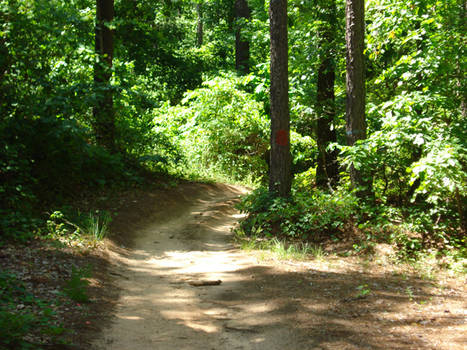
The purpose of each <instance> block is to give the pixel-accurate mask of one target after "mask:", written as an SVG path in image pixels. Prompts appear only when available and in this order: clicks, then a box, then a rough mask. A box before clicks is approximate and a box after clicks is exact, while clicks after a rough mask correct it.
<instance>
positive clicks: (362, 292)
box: [355, 284, 371, 298]
mask: <svg viewBox="0 0 467 350" xmlns="http://www.w3.org/2000/svg"><path fill="white" fill-rule="evenodd" d="M357 290H358V292H357V295H356V296H355V297H356V298H364V297H366V296H367V295H369V294H370V293H371V289H370V287H368V284H362V285H360V286H358V287H357Z"/></svg>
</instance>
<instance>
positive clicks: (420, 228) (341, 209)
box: [235, 187, 467, 275]
mask: <svg viewBox="0 0 467 350" xmlns="http://www.w3.org/2000/svg"><path fill="white" fill-rule="evenodd" d="M237 208H238V209H239V210H240V211H241V212H243V213H246V214H247V215H246V217H245V218H244V219H243V220H241V222H240V224H239V226H238V227H237V228H236V230H235V234H236V237H237V239H238V240H239V242H240V244H241V246H242V247H243V248H247V249H267V250H269V251H272V252H274V253H279V255H280V256H284V257H285V256H290V257H293V256H294V255H296V253H298V254H299V255H300V254H301V255H303V256H316V255H319V256H323V254H321V253H317V252H313V251H312V249H316V248H313V247H321V246H322V245H325V244H328V243H331V244H334V243H338V242H344V241H351V242H352V244H351V245H350V247H351V248H350V249H349V250H348V251H347V252H346V253H344V255H361V254H374V247H375V246H376V245H377V244H379V243H385V244H389V245H391V246H392V247H393V248H394V252H395V254H394V257H393V260H394V263H408V264H411V265H413V266H414V267H416V266H419V265H424V264H427V265H430V266H432V267H433V269H436V268H443V269H448V270H450V271H452V272H453V273H467V254H466V253H467V249H466V239H465V237H461V238H459V237H457V236H456V235H453V234H452V228H450V227H446V226H444V227H442V226H440V225H439V223H438V227H435V226H434V225H433V224H431V225H430V223H431V221H430V220H428V218H427V217H426V215H425V216H424V215H423V213H420V212H418V211H416V210H415V209H412V211H410V212H409V213H404V212H403V211H401V210H399V209H397V208H393V207H389V206H383V205H379V206H378V205H376V204H375V203H365V202H362V201H361V200H359V199H358V198H357V197H356V196H355V195H354V194H353V193H352V192H349V191H346V190H341V189H337V190H335V191H333V192H329V191H323V190H319V189H316V188H312V189H308V190H306V191H304V190H303V188H302V189H300V191H298V190H296V189H293V190H292V194H291V196H290V198H280V197H277V196H274V195H272V194H271V193H270V192H269V191H268V190H267V189H266V188H263V187H261V188H258V189H257V190H255V191H253V192H252V193H251V194H249V195H247V196H246V197H244V198H243V200H242V202H241V203H239V204H238V205H237ZM404 214H405V215H404ZM297 242H298V243H297ZM434 262H436V264H435V265H436V266H437V267H434ZM419 270H420V269H419ZM428 275H429V273H428Z"/></svg>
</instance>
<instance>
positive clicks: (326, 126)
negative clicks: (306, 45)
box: [316, 0, 339, 188]
mask: <svg viewBox="0 0 467 350" xmlns="http://www.w3.org/2000/svg"><path fill="white" fill-rule="evenodd" d="M320 7H321V11H320V20H321V23H322V25H321V28H320V36H321V38H320V43H321V45H320V46H321V49H322V52H321V55H320V66H319V70H318V89H317V112H318V124H317V130H316V133H317V144H318V164H317V167H316V184H317V185H318V186H319V187H321V188H327V187H328V186H331V187H333V186H334V185H335V184H336V183H337V181H338V180H339V166H338V164H337V150H334V151H328V150H326V148H327V147H328V146H329V144H330V143H333V142H336V141H337V138H336V131H335V129H334V128H333V122H334V117H335V115H336V107H335V94H334V81H335V44H334V40H335V32H336V30H337V28H336V22H337V18H336V2H335V0H329V1H327V0H321V1H320Z"/></svg>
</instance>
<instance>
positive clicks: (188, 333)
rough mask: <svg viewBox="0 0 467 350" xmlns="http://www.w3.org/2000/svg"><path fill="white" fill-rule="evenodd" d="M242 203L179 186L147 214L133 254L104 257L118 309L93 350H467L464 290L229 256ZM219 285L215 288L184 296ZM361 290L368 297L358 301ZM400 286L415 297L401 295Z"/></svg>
mask: <svg viewBox="0 0 467 350" xmlns="http://www.w3.org/2000/svg"><path fill="white" fill-rule="evenodd" d="M242 193H243V190H242V189H240V188H236V187H233V186H226V185H199V184H196V185H195V184H185V185H181V186H179V187H178V188H177V189H175V190H173V192H172V193H170V194H169V195H166V196H161V197H160V198H159V199H160V200H159V201H158V203H157V205H156V207H155V208H146V209H147V213H146V215H147V218H146V220H145V222H146V223H145V224H144V225H142V226H141V227H140V229H139V230H138V232H134V233H131V232H128V233H127V235H129V236H130V237H133V242H132V244H131V249H126V250H125V251H120V252H114V253H112V259H113V260H114V261H115V263H116V264H115V266H114V267H113V269H112V272H111V273H112V274H113V275H115V276H118V281H117V284H118V288H119V289H120V290H121V293H120V299H119V301H118V304H117V306H116V308H115V310H114V312H115V314H114V316H113V322H112V323H111V324H110V325H109V327H108V328H106V329H104V330H103V331H102V332H101V334H100V337H99V338H98V339H96V340H95V341H94V343H93V346H92V349H95V350H103V349H112V350H133V349H135V350H149V349H151V350H183V349H187V350H188V349H190V350H197V349H200V350H201V349H203V350H205V349H212V350H221V349H225V350H233V349H244V350H250V349H269V350H306V349H461V348H462V347H463V345H465V343H464V342H465V340H466V339H465V338H463V337H465V336H464V335H462V330H465V323H464V322H465V317H464V316H465V315H464V314H462V312H464V311H462V310H464V309H463V306H465V305H463V303H464V301H463V299H462V297H463V294H462V293H463V291H461V290H451V292H449V293H446V295H437V294H436V292H435V290H434V289H433V287H432V286H431V285H430V283H429V282H426V281H422V280H416V281H415V280H405V282H404V281H403V280H402V279H401V278H399V277H398V276H394V275H392V274H384V273H372V272H371V271H370V270H368V269H366V270H365V268H364V267H361V266H354V265H349V264H347V265H346V267H345V268H344V267H342V266H337V265H336V266H332V263H329V262H328V263H327V264H324V263H319V262H308V263H292V262H288V263H287V262H277V261H273V260H267V259H266V260H262V259H259V258H258V254H253V253H248V252H243V251H240V250H238V249H236V248H235V247H234V246H233V245H232V244H231V243H230V242H231V233H230V228H231V227H232V226H233V225H234V224H235V222H236V221H237V220H238V217H239V215H238V213H237V212H236V211H235V210H234V209H233V204H234V202H235V201H236V199H237V198H238V196H239V195H241V194H242ZM130 226H131V225H130ZM130 226H128V227H130ZM129 229H130V228H129ZM336 264H337V263H336ZM218 280H220V281H222V283H221V284H220V285H207V286H193V285H192V284H193V282H196V283H200V282H201V283H202V282H203V281H208V282H213V281H218ZM196 283H195V284H196ZM404 283H405V284H404ZM409 284H410V285H409ZM362 285H366V286H367V287H365V288H368V290H371V291H370V292H369V293H368V295H364V296H361V297H358V296H357V297H356V294H357V293H358V292H359V289H358V288H359V287H360V286H362ZM407 286H408V287H410V288H411V289H410V291H411V295H407V293H406V292H404V290H407V289H406V288H408V287H407ZM464 296H465V294H464ZM414 300H415V302H414ZM417 300H420V301H422V300H426V302H428V300H429V302H428V304H429V306H430V307H431V308H432V311H430V312H431V313H430V315H431V316H430V318H429V319H427V318H426V315H425V314H423V316H422V315H421V314H420V312H419V311H417V310H418V309H417V306H416V305H417V303H416V301H417ZM446 301H449V306H446V305H443V303H445V302H446ZM414 304H415V305H414ZM428 304H427V305H428ZM427 307H428V306H427ZM433 315H435V316H433ZM425 321H426V322H425Z"/></svg>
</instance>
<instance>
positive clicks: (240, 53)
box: [235, 0, 250, 74]
mask: <svg viewBox="0 0 467 350" xmlns="http://www.w3.org/2000/svg"><path fill="white" fill-rule="evenodd" d="M235 17H236V19H237V30H236V31H235V69H236V70H237V71H238V72H242V73H245V74H248V73H249V72H250V62H249V61H250V42H249V41H248V40H246V39H245V37H244V34H243V33H242V30H241V27H243V24H242V25H240V24H239V23H240V22H241V21H245V20H249V19H250V8H249V7H248V3H247V0H235Z"/></svg>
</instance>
